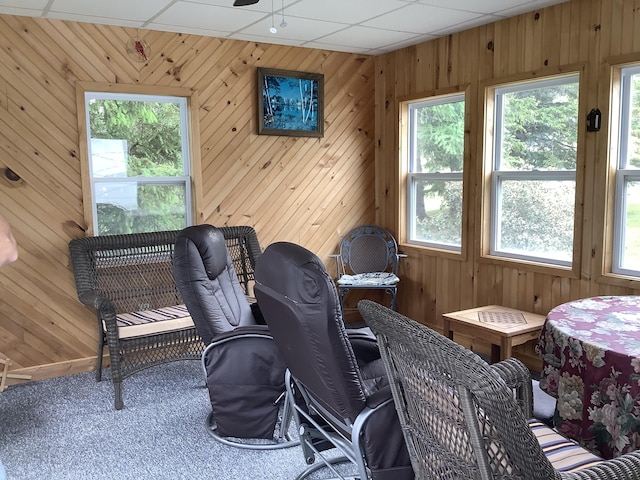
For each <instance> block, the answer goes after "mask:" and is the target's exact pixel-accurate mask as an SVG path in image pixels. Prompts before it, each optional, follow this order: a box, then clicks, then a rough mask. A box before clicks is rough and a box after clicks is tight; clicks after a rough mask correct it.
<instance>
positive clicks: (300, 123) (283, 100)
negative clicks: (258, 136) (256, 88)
mask: <svg viewBox="0 0 640 480" xmlns="http://www.w3.org/2000/svg"><path fill="white" fill-rule="evenodd" d="M284 73H287V72H284V71H275V72H274V71H272V72H266V71H265V72H264V73H263V75H262V76H261V79H262V85H261V89H262V92H261V94H262V96H261V102H260V103H261V109H262V111H261V115H262V117H261V119H260V120H261V125H260V127H261V128H260V133H266V134H279V135H296V134H298V135H310V136H322V133H323V132H322V130H323V129H322V122H323V119H322V105H321V104H320V102H321V101H322V93H321V89H322V87H323V86H322V75H318V74H304V73H300V74H299V75H298V74H296V72H290V73H291V76H287V75H285V74H284Z"/></svg>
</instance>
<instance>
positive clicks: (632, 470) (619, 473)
mask: <svg viewBox="0 0 640 480" xmlns="http://www.w3.org/2000/svg"><path fill="white" fill-rule="evenodd" d="M561 476H562V478H563V479H571V480H578V479H580V480H586V479H590V480H638V479H640V450H636V451H635V452H631V453H627V454H625V455H622V456H620V457H618V458H614V459H612V460H605V461H603V462H602V463H598V464H597V465H594V466H592V467H589V468H585V469H583V470H579V471H576V472H571V473H563V474H561Z"/></svg>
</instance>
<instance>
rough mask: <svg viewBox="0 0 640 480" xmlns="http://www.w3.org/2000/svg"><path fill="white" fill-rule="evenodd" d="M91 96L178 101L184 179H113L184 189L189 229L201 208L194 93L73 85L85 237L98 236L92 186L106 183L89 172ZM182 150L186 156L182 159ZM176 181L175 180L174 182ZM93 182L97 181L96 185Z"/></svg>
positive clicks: (82, 83) (86, 84)
mask: <svg viewBox="0 0 640 480" xmlns="http://www.w3.org/2000/svg"><path fill="white" fill-rule="evenodd" d="M89 94H95V95H96V96H97V97H98V98H111V99H113V98H123V97H125V98H126V97H128V98H127V99H140V98H151V99H153V100H156V99H161V98H178V99H181V100H180V101H181V102H184V104H185V108H181V123H183V126H182V128H183V129H186V130H183V135H186V136H185V137H183V142H182V148H183V168H184V169H185V171H184V173H187V175H183V176H178V177H131V178H129V177H119V178H118V179H114V180H112V181H115V182H117V183H127V182H131V183H138V184H153V185H159V184H160V185H168V184H173V185H178V184H180V185H185V198H186V205H185V212H186V223H187V225H192V224H194V223H195V221H196V220H195V219H196V218H198V216H197V212H198V211H199V206H200V205H202V200H201V199H202V183H201V179H200V175H199V172H200V171H201V168H200V147H199V145H198V143H199V142H198V139H199V133H198V132H199V124H198V115H197V105H198V103H197V93H196V92H195V91H193V90H191V89H188V88H181V87H149V86H142V85H126V84H103V83H95V82H77V88H76V104H77V106H78V130H79V132H80V157H81V163H80V165H81V175H82V196H83V207H84V226H85V231H86V234H87V235H98V234H99V233H98V230H97V225H96V222H97V214H96V203H95V202H94V198H95V195H94V191H95V190H94V187H95V184H96V183H98V184H99V183H103V182H108V180H105V179H94V178H93V175H92V171H91V146H90V137H89V126H88V125H89V123H88V122H89V118H88V114H87V113H88V111H87V105H88V103H87V102H88V98H87V95H89ZM185 150H187V151H188V155H187V156H186V157H185ZM177 179H179V180H177ZM96 180H97V181H96Z"/></svg>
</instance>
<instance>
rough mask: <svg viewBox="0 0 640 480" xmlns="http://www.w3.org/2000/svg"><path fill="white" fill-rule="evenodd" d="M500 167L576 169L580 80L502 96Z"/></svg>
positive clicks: (512, 168) (507, 168)
mask: <svg viewBox="0 0 640 480" xmlns="http://www.w3.org/2000/svg"><path fill="white" fill-rule="evenodd" d="M499 96H500V97H501V102H502V112H501V113H502V114H501V115H500V118H499V121H500V122H501V124H502V128H501V131H500V146H501V148H500V151H499V158H498V166H497V168H498V169H499V170H520V171H522V170H575V168H576V150H577V144H578V140H577V136H578V128H577V124H578V82H577V80H576V79H571V80H570V83H564V84H561V85H545V84H542V86H540V87H538V88H529V89H526V90H525V89H520V90H516V91H511V92H508V91H507V92H505V93H501V94H500V95H499Z"/></svg>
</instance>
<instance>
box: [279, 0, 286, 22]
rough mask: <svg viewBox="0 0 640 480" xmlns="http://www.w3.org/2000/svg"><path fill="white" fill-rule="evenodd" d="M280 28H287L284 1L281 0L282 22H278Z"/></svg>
mask: <svg viewBox="0 0 640 480" xmlns="http://www.w3.org/2000/svg"><path fill="white" fill-rule="evenodd" d="M280 26H281V27H282V28H284V27H286V26H287V22H286V21H285V19H284V0H282V21H281V22H280Z"/></svg>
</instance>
